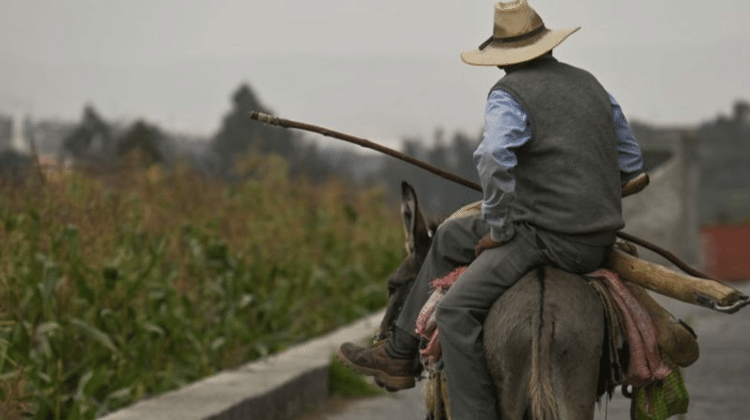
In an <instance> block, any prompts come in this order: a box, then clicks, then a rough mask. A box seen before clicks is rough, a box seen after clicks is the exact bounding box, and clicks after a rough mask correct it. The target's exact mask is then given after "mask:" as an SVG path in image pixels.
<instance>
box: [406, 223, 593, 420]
mask: <svg viewBox="0 0 750 420" xmlns="http://www.w3.org/2000/svg"><path fill="white" fill-rule="evenodd" d="M515 230H516V233H515V235H514V236H513V238H512V239H510V240H509V241H508V242H506V243H505V244H503V245H502V246H500V247H498V248H493V249H488V250H485V251H484V252H482V254H481V255H480V256H479V257H475V255H474V247H475V246H476V244H477V242H478V241H479V239H480V238H481V237H482V236H484V235H485V234H486V233H487V232H489V226H488V225H487V223H486V222H485V221H484V220H482V218H481V216H468V217H464V218H459V219H452V220H449V221H447V222H445V223H443V224H442V225H441V226H440V228H439V229H438V230H437V232H436V233H435V237H434V238H433V242H432V246H431V247H430V250H429V252H428V254H427V258H426V260H425V262H424V264H423V265H422V268H421V269H420V271H419V274H418V275H417V278H416V280H415V282H414V285H413V286H412V290H411V292H410V293H409V296H408V298H407V300H406V302H405V304H404V306H403V309H402V311H401V313H400V314H399V317H398V319H397V320H396V328H397V329H398V330H400V331H395V332H394V334H403V333H407V334H409V335H411V336H412V337H416V333H415V332H414V330H415V323H416V320H417V316H418V315H419V311H420V310H421V308H422V306H423V305H424V304H425V302H426V301H427V298H428V297H429V293H430V292H431V290H430V281H431V280H432V279H434V278H437V277H442V276H445V275H446V274H448V273H450V272H451V271H453V270H454V269H455V268H457V267H460V266H466V265H468V268H467V270H466V272H465V273H464V274H463V275H462V276H461V278H460V279H459V280H458V281H457V282H456V283H455V284H454V285H453V286H452V287H451V288H450V290H449V291H448V293H447V294H446V296H445V297H444V298H443V301H442V302H441V303H440V306H439V307H438V309H437V311H436V320H437V324H438V328H439V329H440V343H441V346H442V349H443V364H444V369H445V372H446V379H447V382H448V393H449V395H450V405H451V416H452V418H453V420H463V419H472V420H487V419H497V418H498V414H497V412H496V405H497V401H496V392H495V390H494V386H493V384H492V380H491V379H490V376H489V373H488V368H487V363H486V360H485V356H484V344H483V342H482V327H483V324H484V319H485V317H486V315H487V313H488V312H489V310H490V307H491V306H492V304H493V303H494V302H495V300H497V298H498V297H499V296H500V295H501V294H502V293H503V292H505V291H506V290H508V288H510V287H511V286H512V285H513V284H515V283H516V282H517V281H518V280H519V279H520V278H521V277H523V275H524V274H526V273H527V272H528V271H529V270H531V269H532V268H534V267H537V266H540V265H556V266H558V267H560V268H562V269H564V270H567V271H571V272H574V273H586V272H590V271H593V270H595V269H596V268H598V267H599V265H600V264H601V262H602V260H603V257H604V252H605V250H606V249H607V246H598V245H597V246H593V245H585V244H581V243H579V242H573V241H571V240H570V238H569V237H564V236H561V235H556V234H553V233H551V232H546V231H541V230H538V229H536V228H534V227H533V226H530V225H526V224H517V225H516V226H515ZM394 341H395V343H394V344H398V342H399V340H394ZM405 341H408V340H405ZM399 350H402V349H399ZM404 353H406V349H403V350H402V351H401V354H404Z"/></svg>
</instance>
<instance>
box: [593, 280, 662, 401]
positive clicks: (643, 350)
mask: <svg viewBox="0 0 750 420" xmlns="http://www.w3.org/2000/svg"><path fill="white" fill-rule="evenodd" d="M587 276H588V277H595V278H599V279H602V282H603V284H604V285H605V286H606V287H607V290H608V291H609V293H610V295H611V296H612V299H613V300H614V301H615V303H616V304H617V306H618V307H619V309H620V313H621V315H622V318H623V321H624V322H625V329H626V336H627V341H628V348H629V349H630V363H629V365H628V371H627V372H626V373H625V382H627V383H630V384H632V385H633V386H635V387H643V386H646V385H648V384H650V383H652V382H654V381H656V380H662V379H664V378H666V377H667V375H669V374H670V373H671V371H672V369H671V368H670V367H669V366H668V365H667V364H666V363H664V361H663V360H662V358H661V353H660V350H659V343H658V341H657V338H656V328H655V327H654V323H653V321H652V320H651V317H650V316H649V315H648V312H646V310H645V309H644V308H643V306H642V305H641V303H640V302H638V299H636V298H635V296H633V294H632V293H630V290H628V288H627V287H626V286H625V284H623V282H622V281H620V278H619V277H617V274H615V273H613V272H611V271H609V270H604V269H599V270H596V271H594V272H593V273H590V274H588V275H587Z"/></svg>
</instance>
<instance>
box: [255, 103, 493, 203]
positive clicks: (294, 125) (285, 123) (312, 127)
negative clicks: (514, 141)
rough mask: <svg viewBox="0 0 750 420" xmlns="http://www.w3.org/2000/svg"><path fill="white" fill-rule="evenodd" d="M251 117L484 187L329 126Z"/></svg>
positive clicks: (469, 184)
mask: <svg viewBox="0 0 750 420" xmlns="http://www.w3.org/2000/svg"><path fill="white" fill-rule="evenodd" d="M249 117H250V118H252V119H254V120H257V121H260V122H262V123H266V124H271V125H278V126H279V127H283V128H297V129H300V130H305V131H312V132H314V133H318V134H322V135H324V136H326V137H333V138H336V139H339V140H344V141H348V142H349V143H354V144H357V145H359V146H362V147H365V148H367V149H373V150H377V151H378V152H381V153H385V154H386V155H389V156H393V157H395V158H397V159H401V160H403V161H405V162H409V163H411V164H412V165H415V166H418V167H420V168H422V169H424V170H426V171H429V172H432V173H434V174H435V175H438V176H440V177H443V178H445V179H447V180H449V181H453V182H456V183H459V184H461V185H463V186H466V187H469V188H472V189H475V190H477V191H482V187H480V186H479V184H477V183H476V182H472V181H469V180H468V179H464V178H461V177H459V176H457V175H455V174H452V173H450V172H447V171H444V170H442V169H440V168H438V167H436V166H434V165H430V164H429V163H427V162H424V161H421V160H419V159H415V158H413V157H411V156H409V155H405V154H403V153H401V152H398V151H396V150H393V149H390V148H388V147H385V146H381V145H379V144H377V143H373V142H371V141H370V140H366V139H363V138H359V137H354V136H350V135H349V134H345V133H341V132H338V131H333V130H329V129H327V128H324V127H319V126H317V125H312V124H306V123H301V122H297V121H292V120H286V119H283V118H278V117H274V116H272V115H268V114H264V113H262V112H257V111H253V112H250V113H249Z"/></svg>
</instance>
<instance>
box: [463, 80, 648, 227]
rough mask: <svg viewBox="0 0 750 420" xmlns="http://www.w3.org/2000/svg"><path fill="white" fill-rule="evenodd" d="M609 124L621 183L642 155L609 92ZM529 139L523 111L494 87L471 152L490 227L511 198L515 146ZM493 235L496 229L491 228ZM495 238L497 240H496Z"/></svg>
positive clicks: (500, 219)
mask: <svg viewBox="0 0 750 420" xmlns="http://www.w3.org/2000/svg"><path fill="white" fill-rule="evenodd" d="M609 100H610V103H611V104H612V123H613V124H614V126H615V132H616V134H617V151H618V162H619V165H620V173H621V175H622V176H621V181H622V183H623V184H624V183H625V182H627V181H628V180H630V179H631V178H632V177H634V176H635V175H637V174H638V173H640V172H641V171H642V169H643V154H642V152H641V148H640V146H639V145H638V142H637V141H636V140H635V137H634V136H633V132H632V130H631V129H630V125H629V124H628V122H627V120H626V119H625V115H624V114H623V112H622V108H620V105H619V104H618V103H617V101H616V100H615V98H614V97H612V95H609ZM530 139H531V123H530V122H529V117H528V114H527V113H526V110H525V109H524V108H523V106H521V104H519V103H518V102H517V101H516V100H515V99H514V98H513V97H512V96H511V95H510V94H509V93H507V92H505V91H503V90H501V89H495V90H493V91H492V93H490V96H489V98H488V99H487V105H486V106H485V109H484V135H483V138H482V142H481V143H480V144H479V147H477V150H476V151H475V152H474V163H475V164H476V166H477V170H478V172H479V180H480V183H481V184H482V191H483V194H484V202H483V203H482V215H483V216H484V219H485V220H486V221H487V222H488V223H489V224H490V226H491V227H493V228H499V227H501V226H502V225H503V224H504V223H505V219H506V217H507V207H508V204H509V203H510V201H512V200H513V197H514V190H515V179H514V177H513V168H515V167H516V165H517V164H518V159H517V157H516V153H515V152H514V149H516V148H518V147H521V146H523V145H524V144H525V143H526V142H527V141H529V140H530ZM492 231H493V238H494V237H495V236H496V234H495V233H496V229H492ZM495 240H497V239H495Z"/></svg>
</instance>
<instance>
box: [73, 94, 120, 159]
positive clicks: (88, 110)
mask: <svg viewBox="0 0 750 420" xmlns="http://www.w3.org/2000/svg"><path fill="white" fill-rule="evenodd" d="M115 146H116V145H115V141H114V138H113V136H112V130H111V128H110V127H109V125H108V124H107V123H106V122H105V121H104V119H103V118H101V117H100V116H99V113H98V112H97V111H96V110H95V109H94V107H93V106H92V105H86V107H84V109H83V116H82V118H81V122H80V123H79V124H78V126H77V127H76V129H75V130H73V132H72V133H71V134H70V135H68V137H66V138H65V139H64V140H63V143H62V150H63V154H66V155H69V156H72V157H73V158H76V159H78V160H98V161H103V160H108V159H110V158H112V157H113V155H114V152H115Z"/></svg>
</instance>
